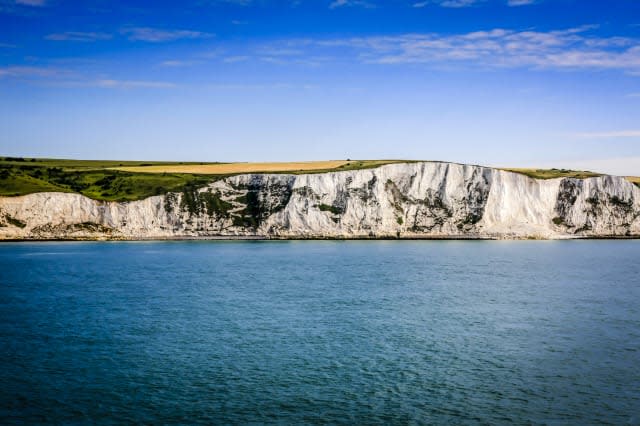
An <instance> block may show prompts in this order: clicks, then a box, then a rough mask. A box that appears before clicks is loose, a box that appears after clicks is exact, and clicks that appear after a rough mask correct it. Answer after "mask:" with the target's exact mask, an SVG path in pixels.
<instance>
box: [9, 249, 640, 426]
mask: <svg viewBox="0 0 640 426" xmlns="http://www.w3.org/2000/svg"><path fill="white" fill-rule="evenodd" d="M639 259H640V241H565V242H523V241H520V242H462V241H459V242H454V241H452V242H445V241H438V242H428V241H416V242H409V241H404V242H395V241H387V242H384V241H382V242H373V241H367V242H328V241H327V242H193V241H191V242H148V243H147V242H145V243H34V244H30V243H29V244H27V243H25V244H4V245H0V292H1V293H0V294H1V298H0V348H1V349H0V362H1V365H2V368H1V369H0V403H1V406H0V421H1V422H2V423H20V422H29V423H43V422H47V423H56V422H57V423H69V422H76V423H85V422H89V421H91V422H108V423H133V422H136V423H140V422H142V423H148V424H152V423H153V424H157V423H187V424H191V423H198V422H200V423H271V422H279V423H291V424H297V423H325V422H326V423H385V424H396V423H397V424H406V423H449V424H469V423H485V424H496V423H509V422H516V423H541V424H596V423H610V424H638V423H640V367H639V366H640V263H639V262H638V260H639Z"/></svg>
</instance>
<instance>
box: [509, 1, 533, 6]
mask: <svg viewBox="0 0 640 426" xmlns="http://www.w3.org/2000/svg"><path fill="white" fill-rule="evenodd" d="M535 2H536V0H508V1H507V5H509V6H526V5H529V4H534V3H535Z"/></svg>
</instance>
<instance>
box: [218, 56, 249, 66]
mask: <svg viewBox="0 0 640 426" xmlns="http://www.w3.org/2000/svg"><path fill="white" fill-rule="evenodd" d="M249 59H250V57H249V56H248V55H238V56H227V57H226V58H224V59H222V62H226V63H228V64H233V63H236V62H244V61H247V60H249Z"/></svg>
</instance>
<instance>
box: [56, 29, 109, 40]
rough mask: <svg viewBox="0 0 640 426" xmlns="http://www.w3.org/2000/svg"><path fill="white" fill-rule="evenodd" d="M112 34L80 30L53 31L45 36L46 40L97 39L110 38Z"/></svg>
mask: <svg viewBox="0 0 640 426" xmlns="http://www.w3.org/2000/svg"><path fill="white" fill-rule="evenodd" d="M112 37H113V36H112V35H111V34H107V33H96V32H81V31H66V32H63V33H54V34H49V35H47V36H45V39H46V40H52V41H83V42H90V41H99V40H110V39H111V38H112Z"/></svg>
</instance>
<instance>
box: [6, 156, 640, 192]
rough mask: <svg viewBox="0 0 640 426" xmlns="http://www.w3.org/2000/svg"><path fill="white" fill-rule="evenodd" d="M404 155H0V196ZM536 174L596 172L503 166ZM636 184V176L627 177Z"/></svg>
mask: <svg viewBox="0 0 640 426" xmlns="http://www.w3.org/2000/svg"><path fill="white" fill-rule="evenodd" d="M408 162H413V161H406V160H336V161H316V162H291V163H204V162H162V161H94V160H64V159H62V160H59V159H48V158H16V157H4V158H3V157H0V196H18V195H26V194H31V193H35V192H77V193H80V194H83V195H86V196H87V197H90V198H93V199H96V200H106V201H132V200H140V199H143V198H146V197H149V196H152V195H160V194H165V193H167V192H184V191H192V190H194V189H195V188H199V187H202V186H205V185H207V184H208V183H211V182H213V181H215V180H217V179H221V178H224V177H227V176H230V175H233V174H240V173H277V172H283V173H292V174H300V173H324V172H331V171H344V170H360V169H367V168H373V167H378V166H381V165H384V164H391V163H408ZM504 170H507V171H512V172H515V173H521V174H525V175H527V176H530V177H534V178H538V179H551V178H557V177H575V178H585V177H593V176H600V175H599V174H597V173H592V172H586V171H574V170H565V169H549V170H547V169H504ZM628 179H629V180H630V181H632V182H634V183H635V184H636V185H638V186H640V178H637V177H629V178H628Z"/></svg>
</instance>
